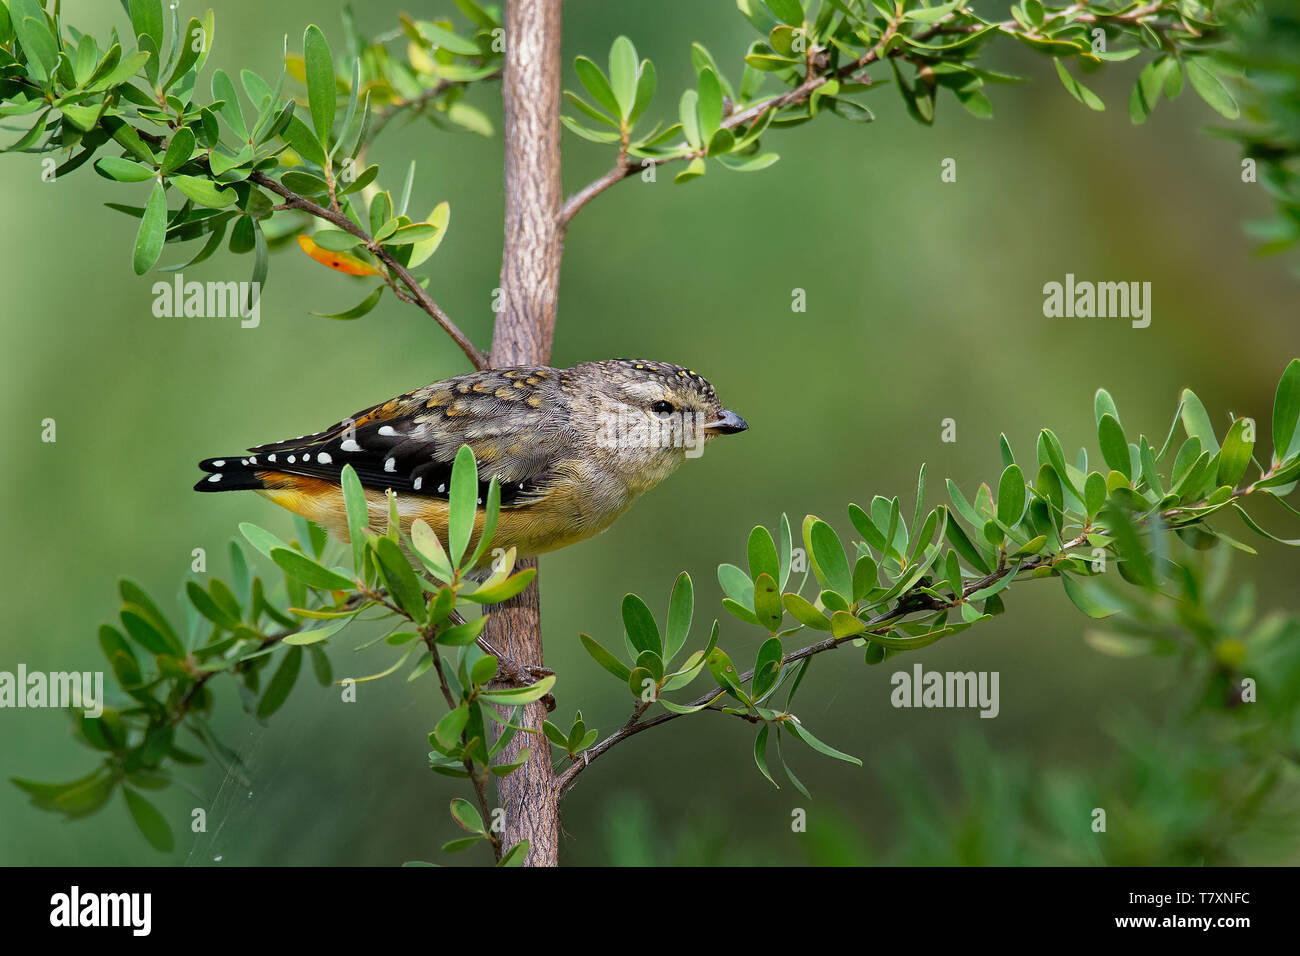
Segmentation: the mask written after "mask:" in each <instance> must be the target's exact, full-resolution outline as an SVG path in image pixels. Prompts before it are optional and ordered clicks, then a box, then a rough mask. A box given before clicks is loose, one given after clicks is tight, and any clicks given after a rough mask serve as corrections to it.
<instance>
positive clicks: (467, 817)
mask: <svg viewBox="0 0 1300 956" xmlns="http://www.w3.org/2000/svg"><path fill="white" fill-rule="evenodd" d="M451 815H452V818H453V819H454V820H455V821H456V822H457V823H459V824H460V825H461V827H463V828H464V829H466V830H468V831H469V832H470V833H486V832H487V830H486V828H485V827H484V826H483V817H482V816H480V815H479V812H478V810H476V809H475V808H474V804H472V803H470V802H469V801H468V800H466V799H465V798H464V797H456V798H455V799H454V800H452V801H451Z"/></svg>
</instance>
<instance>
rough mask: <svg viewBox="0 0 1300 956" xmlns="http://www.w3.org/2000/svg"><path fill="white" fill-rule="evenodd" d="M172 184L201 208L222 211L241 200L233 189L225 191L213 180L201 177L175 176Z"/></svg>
mask: <svg viewBox="0 0 1300 956" xmlns="http://www.w3.org/2000/svg"><path fill="white" fill-rule="evenodd" d="M171 182H172V185H173V186H175V187H176V188H177V189H179V190H180V191H181V192H182V193H184V194H185V195H186V196H187V197H188V198H190V199H193V200H194V201H195V202H196V203H198V204H199V205H200V206H210V207H212V208H213V209H220V208H222V207H223V206H229V205H230V204H231V203H233V202H235V201H236V200H237V199H239V194H238V193H236V192H235V191H234V190H233V189H223V188H222V187H220V186H218V185H217V184H216V183H214V182H213V181H212V180H210V179H204V178H202V177H200V176H173V177H171Z"/></svg>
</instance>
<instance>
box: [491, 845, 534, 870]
mask: <svg viewBox="0 0 1300 956" xmlns="http://www.w3.org/2000/svg"><path fill="white" fill-rule="evenodd" d="M529 845H530V844H529V842H528V841H527V840H520V841H519V842H518V843H516V844H515V845H514V846H512V847H511V848H510V849H508V850H506V852H505V853H503V854H501V859H500V860H499V861H498V862H497V866H499V867H507V866H523V865H524V860H526V859H527V858H528V847H529Z"/></svg>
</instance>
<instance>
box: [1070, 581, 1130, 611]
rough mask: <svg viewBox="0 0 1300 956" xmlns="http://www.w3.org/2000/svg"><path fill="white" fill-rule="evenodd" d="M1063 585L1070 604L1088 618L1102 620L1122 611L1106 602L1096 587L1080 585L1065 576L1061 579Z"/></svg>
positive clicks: (1111, 603)
mask: <svg viewBox="0 0 1300 956" xmlns="http://www.w3.org/2000/svg"><path fill="white" fill-rule="evenodd" d="M1061 584H1062V585H1063V586H1064V587H1065V595H1066V597H1068V598H1069V599H1070V602H1071V603H1072V604H1073V605H1074V606H1075V607H1077V608H1078V609H1079V610H1080V611H1082V612H1083V613H1084V614H1086V615H1088V617H1092V618H1097V619H1101V618H1103V617H1110V616H1111V615H1112V614H1116V613H1118V612H1119V611H1120V610H1121V608H1120V607H1119V606H1118V605H1115V604H1114V603H1113V602H1108V601H1106V600H1104V599H1103V597H1102V596H1101V595H1100V593H1099V592H1098V591H1097V589H1096V588H1094V587H1090V586H1088V585H1085V584H1080V583H1079V582H1077V581H1075V580H1074V579H1073V578H1068V577H1064V576H1063V577H1062V578H1061Z"/></svg>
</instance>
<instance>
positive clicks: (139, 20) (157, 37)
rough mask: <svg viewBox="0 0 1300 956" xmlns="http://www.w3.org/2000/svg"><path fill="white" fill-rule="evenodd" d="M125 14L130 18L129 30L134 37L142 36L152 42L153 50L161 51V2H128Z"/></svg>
mask: <svg viewBox="0 0 1300 956" xmlns="http://www.w3.org/2000/svg"><path fill="white" fill-rule="evenodd" d="M127 14H128V15H129V16H130V18H131V29H132V30H134V31H135V35H136V36H140V35H142V34H143V35H144V36H147V37H148V38H149V39H151V40H153V45H154V49H157V50H161V49H162V45H163V10H162V0H128V2H127Z"/></svg>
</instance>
